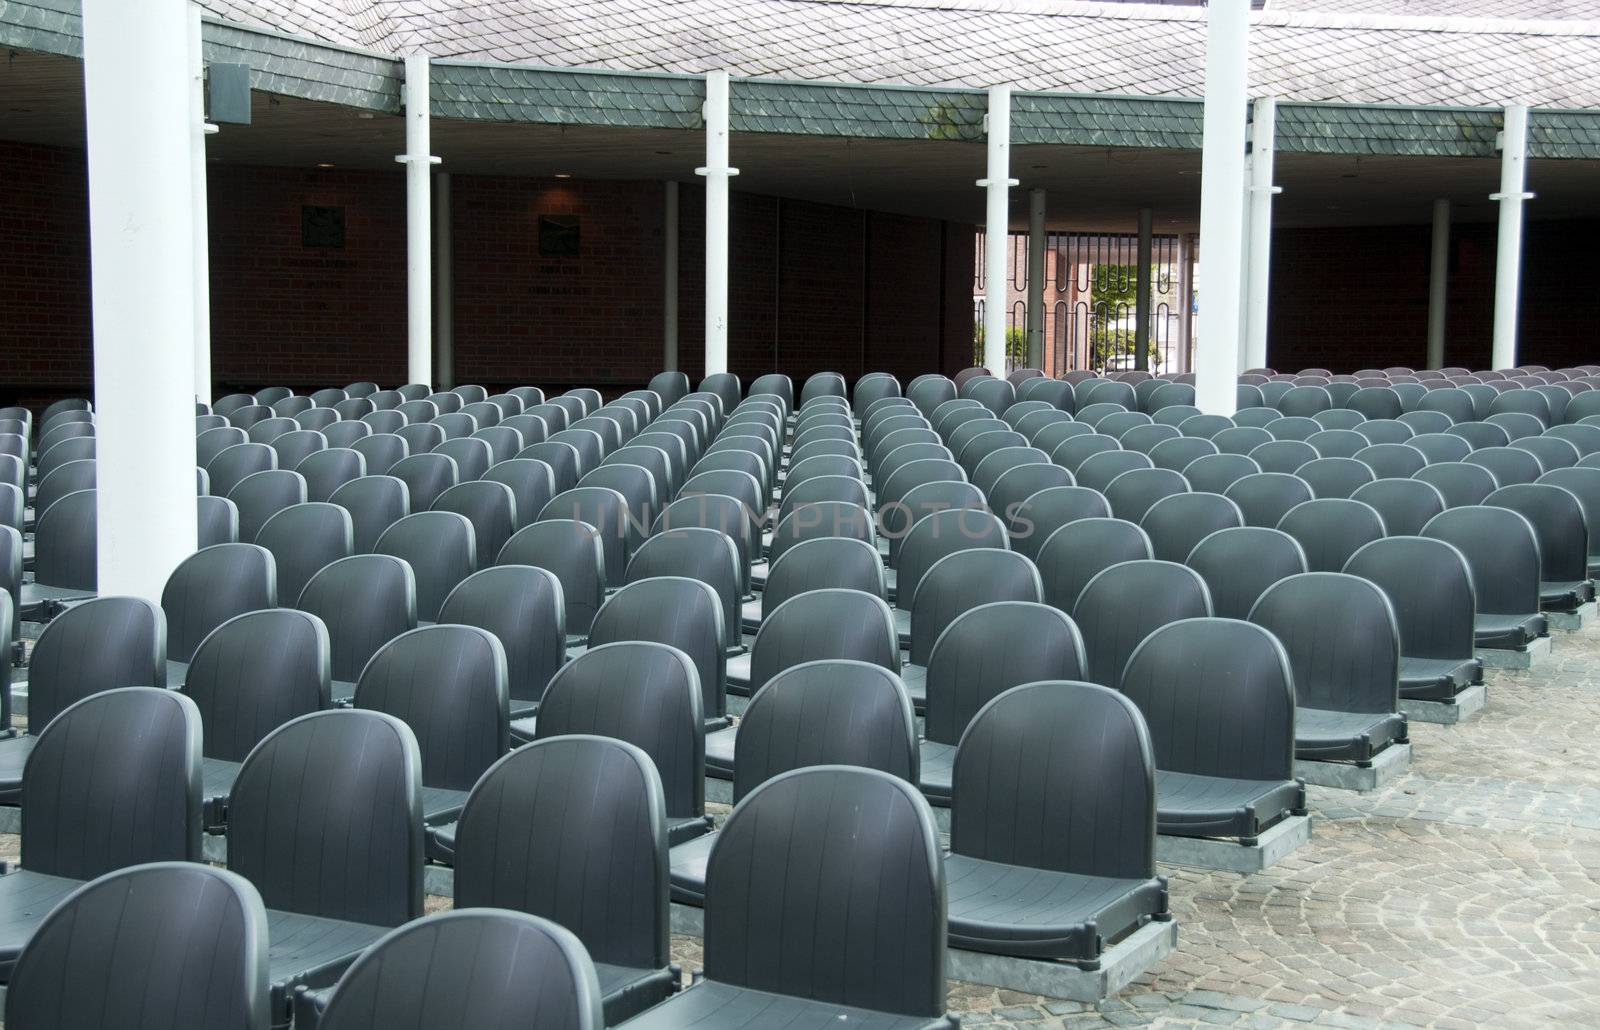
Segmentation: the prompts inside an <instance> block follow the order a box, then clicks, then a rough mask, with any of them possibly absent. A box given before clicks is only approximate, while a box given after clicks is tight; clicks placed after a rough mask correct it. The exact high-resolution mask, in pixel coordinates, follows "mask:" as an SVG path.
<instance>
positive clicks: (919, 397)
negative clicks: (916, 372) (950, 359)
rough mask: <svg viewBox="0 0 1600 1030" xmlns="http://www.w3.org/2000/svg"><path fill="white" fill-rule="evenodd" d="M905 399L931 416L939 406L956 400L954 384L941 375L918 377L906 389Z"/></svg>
mask: <svg viewBox="0 0 1600 1030" xmlns="http://www.w3.org/2000/svg"><path fill="white" fill-rule="evenodd" d="M906 397H907V399H909V400H910V401H911V403H912V404H914V405H916V406H917V410H919V411H921V412H922V413H923V414H924V415H928V416H931V415H932V414H933V411H934V409H936V408H938V407H939V405H941V404H943V403H945V402H946V401H952V400H955V399H956V384H955V383H953V382H951V381H950V380H949V379H947V378H946V377H944V376H942V375H928V376H919V377H918V378H917V379H915V380H913V381H912V382H911V383H910V384H909V385H908V386H907V387H906Z"/></svg>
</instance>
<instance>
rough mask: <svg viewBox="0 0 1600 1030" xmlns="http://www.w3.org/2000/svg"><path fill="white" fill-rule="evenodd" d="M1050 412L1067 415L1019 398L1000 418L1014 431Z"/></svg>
mask: <svg viewBox="0 0 1600 1030" xmlns="http://www.w3.org/2000/svg"><path fill="white" fill-rule="evenodd" d="M1019 392H1020V391H1019ZM906 403H908V404H909V403H910V402H909V401H907V402H906ZM913 410H914V409H913ZM1050 412H1057V413H1059V414H1063V415H1065V414H1066V412H1064V411H1061V410H1060V409H1059V408H1057V407H1056V406H1055V405H1053V404H1051V403H1050V402H1049V401H1042V400H1022V399H1020V398H1019V399H1018V400H1017V402H1016V403H1015V404H1013V405H1011V406H1010V407H1009V408H1007V409H1006V411H1005V414H1004V415H1002V416H1000V418H1001V421H1003V422H1004V423H1005V424H1006V425H1008V426H1010V427H1011V428H1012V429H1016V428H1017V423H1019V422H1021V421H1022V420H1023V419H1024V418H1026V417H1027V416H1029V415H1034V414H1039V413H1046V414H1048V413H1050ZM1068 417H1069V418H1070V417H1071V416H1068ZM865 428H866V423H865V422H864V421H863V423H862V429H863V430H864V429H865ZM1018 431H1019V432H1021V430H1018ZM1023 435H1024V436H1026V435H1027V434H1026V433H1023Z"/></svg>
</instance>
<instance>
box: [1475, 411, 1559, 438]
mask: <svg viewBox="0 0 1600 1030" xmlns="http://www.w3.org/2000/svg"><path fill="white" fill-rule="evenodd" d="M1484 423H1485V424H1486V425H1493V426H1499V427H1500V428H1501V429H1504V430H1505V432H1506V436H1507V437H1508V438H1509V439H1510V440H1512V441H1517V440H1524V439H1527V438H1529V437H1536V436H1538V435H1539V434H1541V433H1543V432H1544V431H1545V427H1546V423H1545V422H1544V421H1543V420H1542V419H1539V418H1536V417H1535V416H1533V415H1530V414H1528V413H1526V412H1521V411H1503V412H1500V413H1499V414H1497V415H1490V416H1489V417H1488V418H1486V419H1484Z"/></svg>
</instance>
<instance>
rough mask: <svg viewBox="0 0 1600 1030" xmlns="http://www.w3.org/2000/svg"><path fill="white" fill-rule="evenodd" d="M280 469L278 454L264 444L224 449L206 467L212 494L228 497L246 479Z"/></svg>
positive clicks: (245, 444)
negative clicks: (258, 473)
mask: <svg viewBox="0 0 1600 1030" xmlns="http://www.w3.org/2000/svg"><path fill="white" fill-rule="evenodd" d="M277 467H278V454H277V452H276V451H274V450H273V449H272V448H271V447H268V446H267V445H266V444H264V443H241V444H235V445H234V446H231V447H227V448H224V449H223V450H222V451H220V452H218V453H217V456H216V457H214V458H212V459H211V460H210V461H209V462H207V463H206V465H205V470H206V475H207V476H209V477H210V478H211V493H212V494H214V495H215V496H217V497H227V496H228V495H229V494H230V493H232V492H233V488H234V487H236V486H238V485H239V484H240V483H241V482H243V481H244V480H245V478H246V477H248V476H251V475H254V474H255V473H257V472H265V471H268V470H270V469H275V468H277Z"/></svg>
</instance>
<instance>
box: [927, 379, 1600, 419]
mask: <svg viewBox="0 0 1600 1030" xmlns="http://www.w3.org/2000/svg"><path fill="white" fill-rule="evenodd" d="M906 397H907V399H909V400H910V401H911V403H912V404H915V405H916V406H917V410H919V411H921V412H922V413H923V414H924V415H928V416H932V414H933V411H934V409H935V408H937V407H938V406H939V405H941V404H943V403H945V402H946V401H952V400H955V399H956V384H955V383H953V382H951V381H950V380H949V379H947V378H945V377H944V376H941V375H926V376H919V377H917V378H916V379H914V380H912V382H911V383H910V385H908V386H907V387H906ZM1596 413H1597V414H1600V409H1596Z"/></svg>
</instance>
